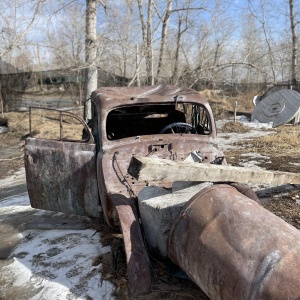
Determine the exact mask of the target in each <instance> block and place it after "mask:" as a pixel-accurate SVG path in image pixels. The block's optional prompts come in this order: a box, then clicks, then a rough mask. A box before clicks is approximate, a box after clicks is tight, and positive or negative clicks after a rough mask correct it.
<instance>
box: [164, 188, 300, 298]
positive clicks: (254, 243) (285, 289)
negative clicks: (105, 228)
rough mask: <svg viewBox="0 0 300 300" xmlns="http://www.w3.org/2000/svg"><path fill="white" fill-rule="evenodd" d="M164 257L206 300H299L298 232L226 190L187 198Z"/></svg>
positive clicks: (235, 192)
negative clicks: (167, 256) (179, 268)
mask: <svg viewBox="0 0 300 300" xmlns="http://www.w3.org/2000/svg"><path fill="white" fill-rule="evenodd" d="M168 253H169V257H170V258H171V259H172V261H173V262H174V263H176V264H177V265H179V266H180V267H181V268H182V269H183V270H184V271H185V272H186V273H187V274H188V276H189V277H190V278H191V279H192V280H193V281H194V282H195V283H196V284H197V285H198V286H199V287H200V288H201V289H202V290H203V291H204V292H205V293H206V294H207V296H208V297H210V299H213V300H215V299H217V300H224V299H226V300H231V299H235V300H244V299H247V300H254V299H260V300H283V299H293V300H296V299H300V232H299V231H298V230H297V229H296V228H294V227H293V226H291V225H289V224H288V223H286V222H285V221H283V220H282V219H280V218H279V217H277V216H275V215H274V214H272V213H271V212H269V211H267V210H266V209H264V208H263V207H262V206H260V205H259V204H258V203H257V202H255V201H253V200H251V199H250V198H248V197H246V196H245V195H243V194H241V193H240V192H239V191H238V190H237V189H236V188H234V187H232V186H230V185H225V184H224V185H222V184H219V185H214V186H212V187H209V188H206V189H204V190H202V191H200V192H199V193H197V194H196V195H195V196H194V197H193V198H191V200H190V201H189V202H188V203H187V204H186V205H185V206H184V208H183V209H182V211H181V213H180V214H179V215H178V216H177V218H176V220H175V221H174V223H173V225H172V228H171V231H170V235H169V240H168Z"/></svg>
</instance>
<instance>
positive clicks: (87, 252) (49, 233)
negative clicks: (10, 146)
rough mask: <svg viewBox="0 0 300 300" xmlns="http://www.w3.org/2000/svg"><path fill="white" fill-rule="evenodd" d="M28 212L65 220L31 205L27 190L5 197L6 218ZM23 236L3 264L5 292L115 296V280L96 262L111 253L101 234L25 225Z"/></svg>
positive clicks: (41, 298)
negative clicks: (103, 274) (103, 273)
mask: <svg viewBox="0 0 300 300" xmlns="http://www.w3.org/2000/svg"><path fill="white" fill-rule="evenodd" d="M27 211H28V213H33V215H34V216H35V217H39V216H41V217H42V216H45V215H47V214H51V216H52V217H53V216H57V217H60V218H61V219H62V220H64V219H65V217H64V214H62V213H57V214H55V213H53V212H47V211H43V210H36V209H33V208H31V206H30V203H29V198H28V194H27V193H24V194H21V195H17V196H11V197H8V198H5V199H3V200H1V201H0V216H1V218H0V219H1V220H2V221H5V219H7V220H12V219H13V218H16V216H18V215H19V214H20V213H24V212H25V214H26V212H27ZM24 222H25V221H24ZM5 226H6V227H7V228H9V225H7V224H6V225H5ZM21 228H23V227H21ZM18 229H19V230H20V228H18ZM14 230H16V228H14ZM18 237H19V239H20V240H21V241H20V242H19V244H17V245H16V247H15V248H14V250H13V252H12V253H11V255H10V256H9V258H8V259H7V262H6V263H5V265H4V266H3V265H2V264H0V270H1V275H2V278H5V282H3V280H2V282H1V284H2V285H1V287H0V296H1V292H3V293H6V292H7V290H8V289H11V290H12V293H13V290H14V289H21V290H24V291H26V290H30V291H32V290H33V291H34V292H33V296H31V298H30V299H31V300H46V299H47V300H48V299H68V300H73V299H82V300H83V299H94V300H96V299H114V297H113V295H112V293H113V291H114V286H113V284H112V283H110V282H109V281H105V280H102V279H101V269H102V264H101V263H100V264H97V265H94V262H95V261H96V259H97V258H98V257H99V256H101V255H102V254H104V253H107V252H108V251H110V248H109V247H105V246H103V245H101V242H100V233H99V232H95V230H92V229H82V230H78V229H57V228H55V229H53V228H52V229H45V230H40V229H26V230H23V231H21V232H19V233H18ZM0 298H1V297H0ZM3 299H4V298H3Z"/></svg>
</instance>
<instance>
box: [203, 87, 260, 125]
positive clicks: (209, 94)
mask: <svg viewBox="0 0 300 300" xmlns="http://www.w3.org/2000/svg"><path fill="white" fill-rule="evenodd" d="M200 93H201V94H202V95H203V96H204V97H205V98H207V99H208V101H209V103H210V105H211V107H212V110H213V112H214V116H215V119H216V120H218V119H223V118H226V117H228V116H232V115H233V113H234V110H235V106H237V111H238V112H240V114H251V113H252V111H253V109H254V106H253V102H252V99H253V96H254V93H248V94H244V95H238V96H235V97H224V96H223V95H222V94H219V93H216V92H214V91H211V90H204V91H201V92H200Z"/></svg>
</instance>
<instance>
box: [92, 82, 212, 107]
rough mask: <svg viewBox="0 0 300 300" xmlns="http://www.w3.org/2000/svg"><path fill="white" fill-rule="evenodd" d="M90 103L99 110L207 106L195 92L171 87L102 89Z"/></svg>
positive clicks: (94, 95) (203, 99)
mask: <svg viewBox="0 0 300 300" xmlns="http://www.w3.org/2000/svg"><path fill="white" fill-rule="evenodd" d="M91 99H92V101H93V102H94V103H95V104H96V105H97V106H98V107H101V109H103V108H105V109H108V110H109V109H111V108H114V107H117V106H123V105H125V106H126V105H133V104H146V103H161V102H173V101H174V102H176V101H180V102H197V103H201V104H203V105H206V104H208V102H207V100H206V99H205V98H204V97H203V96H202V95H200V94H199V93H198V92H197V91H195V90H193V89H190V88H181V87H178V86H173V85H156V86H143V87H102V88H99V89H97V90H95V91H94V92H93V93H92V94H91Z"/></svg>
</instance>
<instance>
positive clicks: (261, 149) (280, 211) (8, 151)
mask: <svg viewBox="0 0 300 300" xmlns="http://www.w3.org/2000/svg"><path fill="white" fill-rule="evenodd" d="M223 115H224V113H222V116H223ZM228 115H230V113H228V114H227V116H228ZM231 115H232V114H231ZM4 117H6V118H7V119H8V126H9V132H8V133H3V134H0V180H1V179H3V178H5V177H7V176H9V175H11V174H13V172H14V171H16V170H18V169H20V168H21V167H22V166H23V164H24V162H23V149H24V140H25V138H26V137H27V136H28V132H29V123H28V112H20V113H7V114H5V116H4ZM50 127H51V120H50V121H49V119H48V120H47V121H46V122H45V123H44V124H43V126H42V128H40V129H39V131H36V132H35V133H36V134H40V133H41V132H43V133H45V132H46V133H47V132H48V133H49V132H50V134H51V128H50ZM248 130H249V129H248V128H246V127H244V126H243V125H242V124H235V123H230V124H227V125H226V126H224V127H223V128H222V129H221V131H222V132H223V133H228V135H230V134H231V133H233V132H235V133H241V134H242V133H245V132H247V131H248ZM77 131H78V129H77ZM272 131H274V133H272V134H271V135H270V136H273V140H274V141H275V142H274V143H273V142H271V141H272V138H270V139H269V140H266V139H265V138H253V139H251V140H250V141H249V140H246V141H244V140H237V141H235V144H236V147H235V148H233V149H228V150H226V151H225V157H226V159H227V162H228V163H229V164H231V165H235V166H240V165H241V163H242V162H245V161H247V159H249V160H251V159H253V155H254V156H255V155H257V153H259V154H260V156H258V157H257V158H255V160H256V163H257V165H258V166H260V167H262V168H265V169H268V170H280V171H287V172H299V168H300V164H299V162H300V152H299V147H298V143H299V140H300V139H299V137H300V127H299V126H298V127H294V126H282V127H281V128H279V129H276V130H274V129H272ZM291 135H292V137H290V136H291ZM280 136H283V138H282V139H278V137H280ZM287 142H288V144H287V145H286V143H287ZM299 197H300V191H299V186H291V187H290V188H289V189H288V191H285V192H284V193H281V192H279V193H276V191H275V192H270V193H269V194H266V195H264V201H263V205H264V207H265V208H267V209H268V210H270V211H272V212H273V213H274V214H276V215H277V216H279V217H281V218H282V219H284V220H285V221H286V222H288V223H290V224H292V225H293V226H295V227H296V228H298V229H300V205H299V201H300V198H299ZM98 229H99V230H101V232H103V236H102V243H104V244H105V243H107V244H109V245H110V246H111V247H112V252H111V254H109V255H108V256H107V257H106V258H102V259H103V261H102V263H103V266H104V269H103V276H104V279H109V280H111V281H112V282H114V283H115V284H116V286H117V287H118V288H117V290H116V297H117V299H128V291H127V281H126V263H125V257H124V251H123V240H122V236H121V234H120V232H118V231H114V230H112V229H108V228H106V227H105V226H103V225H100V224H99V228H98ZM151 262H152V269H153V278H154V280H153V288H152V291H151V292H150V293H149V295H146V296H143V297H141V298H137V299H146V300H147V299H149V300H150V299H208V298H207V297H206V296H205V294H204V293H203V292H202V291H201V290H200V289H199V288H198V287H197V286H195V285H194V284H193V283H192V282H191V281H190V280H188V279H187V278H184V274H182V273H180V272H179V270H178V269H174V265H172V264H171V263H170V264H169V263H168V262H161V261H160V260H159V259H158V258H156V257H151Z"/></svg>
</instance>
